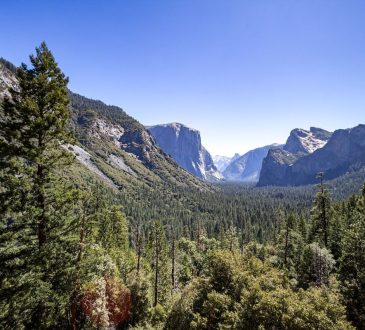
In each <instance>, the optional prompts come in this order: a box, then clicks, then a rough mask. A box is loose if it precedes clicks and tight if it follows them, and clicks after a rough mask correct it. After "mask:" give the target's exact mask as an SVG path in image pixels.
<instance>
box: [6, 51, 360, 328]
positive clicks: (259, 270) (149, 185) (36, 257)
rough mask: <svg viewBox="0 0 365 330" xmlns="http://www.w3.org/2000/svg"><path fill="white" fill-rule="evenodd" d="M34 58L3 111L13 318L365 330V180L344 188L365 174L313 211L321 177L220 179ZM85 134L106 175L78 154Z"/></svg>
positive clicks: (345, 180) (51, 322)
mask: <svg viewBox="0 0 365 330" xmlns="http://www.w3.org/2000/svg"><path fill="white" fill-rule="evenodd" d="M31 63H32V67H31V68H27V67H26V66H25V65H23V66H22V67H21V68H20V69H18V70H17V79H18V82H19V88H14V89H13V90H11V98H9V99H6V100H5V101H4V103H3V105H2V108H1V111H0V121H1V129H0V155H1V157H0V202H1V203H0V216H1V218H0V219H1V220H0V262H1V267H0V327H1V328H4V329H10V328H16V329H65V328H72V329H95V328H103V327H104V328H107V327H116V328H118V329H127V328H133V329H162V328H165V329H352V327H351V325H350V323H349V322H352V323H353V324H354V325H355V326H356V327H357V328H358V329H365V319H364V315H365V307H364V306H365V304H364V301H365V275H364V274H365V259H364V255H365V243H364V242H365V240H364V237H365V232H364V228H365V220H364V219H365V186H364V189H363V191H362V195H361V196H356V195H354V196H351V197H350V198H349V199H348V200H342V201H340V202H338V203H336V202H332V201H331V198H330V192H331V196H334V198H337V199H338V198H343V197H344V195H345V194H348V193H349V192H350V191H351V189H352V190H353V189H354V187H355V186H356V185H358V183H359V182H360V178H365V175H364V173H365V172H361V171H358V172H356V174H354V173H348V174H346V175H345V176H343V177H342V178H339V179H337V180H334V181H332V182H329V183H328V185H327V187H328V188H327V189H325V188H324V185H323V182H321V185H319V191H318V192H317V195H316V197H315V200H314V203H313V205H312V198H313V195H314V189H313V187H301V188H290V187H287V188H275V187H271V188H259V189H258V188H254V187H250V186H243V185H226V184H223V185H217V186H210V185H208V184H206V183H203V182H201V181H199V180H198V179H196V178H194V177H192V176H191V175H189V174H188V173H186V172H185V171H182V170H181V169H180V168H179V167H178V166H177V165H176V164H175V163H174V162H173V161H172V160H171V159H170V158H169V157H167V156H166V155H164V154H163V153H161V152H160V151H159V149H158V148H157V147H156V146H155V144H154V143H153V141H152V140H151V137H150V136H149V134H148V133H147V131H146V130H145V128H144V127H143V126H142V125H141V124H140V123H138V122H137V121H135V120H134V119H133V118H132V117H130V116H128V115H127V114H126V113H125V112H124V111H123V110H122V109H120V108H118V107H113V106H107V105H105V104H104V103H102V102H100V101H95V100H90V99H87V98H85V97H82V96H80V95H77V94H74V93H71V92H69V91H68V90H67V88H66V84H67V79H66V78H65V76H64V75H63V74H62V72H61V71H60V69H59V68H58V66H57V64H56V62H55V60H54V58H53V56H52V54H51V53H50V51H49V50H48V48H47V46H46V45H45V44H42V45H41V47H40V48H38V49H37V51H36V55H35V56H32V57H31ZM0 64H1V66H5V67H6V68H7V70H8V71H7V72H8V73H9V70H10V71H14V68H13V67H11V66H10V65H9V64H8V63H7V62H6V61H4V60H0ZM69 99H70V101H71V102H70V103H71V104H70V105H71V107H69ZM97 122H99V123H100V122H102V123H103V125H104V124H105V125H119V126H120V128H122V130H123V132H124V133H123V135H122V137H121V138H120V141H117V142H116V141H115V140H113V139H112V138H110V136H108V135H107V134H105V135H103V134H101V133H100V132H98V131H95V125H96V124H97ZM70 132H73V133H74V134H75V135H76V137H77V139H78V141H79V143H80V144H81V145H82V147H83V148H84V149H85V150H86V151H87V152H88V153H89V154H90V161H91V162H92V164H93V165H94V166H96V167H97V168H98V169H99V170H100V171H101V172H102V173H103V174H104V175H105V176H106V177H107V178H108V181H107V182H106V181H103V179H100V177H98V176H97V175H96V174H95V173H92V172H91V171H89V170H87V169H86V167H83V166H80V164H78V163H75V162H74V163H73V162H72V161H73V156H71V155H72V153H71V152H70V151H74V150H75V147H74V146H71V145H70V144H69V143H74V141H73V139H72V138H71V134H70ZM100 134H101V135H102V136H100ZM131 141H132V142H131ZM119 143H121V144H122V147H120V145H119ZM117 144H118V145H117ZM131 152H132V153H133V155H131ZM110 155H113V156H115V157H118V158H120V159H121V160H122V161H123V162H124V163H125V164H126V165H127V166H129V167H130V168H131V169H132V170H133V172H130V171H124V170H122V169H120V168H117V167H116V166H114V165H113V164H112V162H111V161H110ZM362 175H363V177H362ZM109 179H110V180H109ZM322 179H323V177H322ZM104 180H105V178H104ZM361 180H362V179H361ZM349 187H351V189H350V188H349ZM311 205H312V206H313V208H312V213H311V214H310V212H309V208H310V206H311ZM154 219H160V221H154ZM309 220H311V226H309V223H310V221H309ZM308 229H309V230H308ZM130 243H131V244H130ZM342 303H344V304H345V305H343V304H342ZM346 312H347V319H346ZM127 316H128V319H126V318H127Z"/></svg>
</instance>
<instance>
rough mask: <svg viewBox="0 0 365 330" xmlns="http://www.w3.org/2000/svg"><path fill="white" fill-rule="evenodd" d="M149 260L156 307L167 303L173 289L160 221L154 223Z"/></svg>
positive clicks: (163, 232)
mask: <svg viewBox="0 0 365 330" xmlns="http://www.w3.org/2000/svg"><path fill="white" fill-rule="evenodd" d="M149 260H150V264H151V269H152V272H153V274H152V282H153V284H152V287H153V306H154V307H155V306H156V305H157V304H161V303H165V302H166V298H167V296H168V294H169V293H170V289H171V283H170V281H169V272H168V255H167V248H166V238H165V231H164V228H163V226H162V224H161V223H160V222H159V221H154V222H153V223H152V226H151V231H150V238H149Z"/></svg>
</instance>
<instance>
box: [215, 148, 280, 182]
mask: <svg viewBox="0 0 365 330" xmlns="http://www.w3.org/2000/svg"><path fill="white" fill-rule="evenodd" d="M272 147H276V148H278V149H279V150H280V147H281V146H280V145H277V144H273V145H268V146H264V147H261V148H256V149H254V150H250V151H248V152H247V153H245V154H244V155H243V156H241V157H239V158H237V159H236V160H234V161H232V162H231V164H229V165H228V166H227V168H226V169H225V170H224V171H223V173H222V174H223V177H224V178H225V179H226V180H228V181H240V182H257V181H258V180H259V176H260V171H261V167H262V161H263V159H264V158H265V157H266V156H267V153H268V151H269V149H270V148H272Z"/></svg>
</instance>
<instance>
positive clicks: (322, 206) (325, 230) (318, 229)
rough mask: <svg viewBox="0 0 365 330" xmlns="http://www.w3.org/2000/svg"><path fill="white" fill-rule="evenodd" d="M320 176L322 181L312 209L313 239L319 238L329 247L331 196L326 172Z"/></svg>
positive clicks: (320, 241)
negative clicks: (325, 176)
mask: <svg viewBox="0 0 365 330" xmlns="http://www.w3.org/2000/svg"><path fill="white" fill-rule="evenodd" d="M318 178H319V180H320V183H319V185H318V189H319V190H318V192H317V195H316V198H315V200H314V206H313V209H312V222H313V224H312V232H311V237H310V238H311V240H312V241H313V240H318V241H319V243H321V244H323V245H324V246H325V247H328V243H329V233H330V226H331V215H332V207H331V198H330V196H329V193H328V191H327V190H326V189H325V187H324V183H323V178H324V174H323V173H319V174H318Z"/></svg>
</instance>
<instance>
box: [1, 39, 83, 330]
mask: <svg viewBox="0 0 365 330" xmlns="http://www.w3.org/2000/svg"><path fill="white" fill-rule="evenodd" d="M30 62H31V65H32V66H31V68H28V67H27V66H26V65H25V64H23V65H22V66H21V67H20V68H19V69H18V70H17V73H16V77H17V81H18V87H16V88H14V89H11V90H10V94H11V97H10V98H7V99H5V101H4V103H3V106H2V110H1V130H0V155H1V158H0V171H1V175H0V185H1V188H0V191H1V193H0V204H1V210H0V212H1V227H0V244H1V246H0V259H1V264H2V267H1V271H0V272H1V292H0V295H1V304H2V306H1V309H2V315H1V322H2V324H6V325H9V324H12V326H14V327H15V328H22V327H29V326H30V327H32V328H48V327H53V328H57V327H63V326H64V323H65V322H66V321H65V320H66V312H67V309H68V304H69V296H70V291H71V290H72V281H71V277H72V271H73V269H74V268H73V265H74V264H73V258H74V256H75V249H74V247H75V241H74V236H73V235H72V231H73V228H74V226H73V222H74V221H75V220H76V219H75V213H74V212H73V210H74V207H75V203H76V202H77V195H76V191H75V190H74V189H72V185H71V184H70V183H68V182H67V181H66V180H65V178H64V177H63V175H62V174H61V173H62V170H63V168H64V167H65V166H66V165H69V164H71V162H72V160H73V157H72V156H71V153H70V152H69V151H67V150H66V148H63V146H65V145H66V144H67V143H69V142H70V141H72V139H71V136H70V134H69V133H68V132H67V131H66V124H67V121H68V118H69V101H68V90H67V87H66V86H67V82H68V79H67V78H66V77H65V75H64V74H63V73H62V72H61V70H60V69H59V68H58V65H57V63H56V61H55V59H54V57H53V55H52V53H51V52H50V50H49V49H48V48H47V46H46V44H45V43H42V44H41V46H40V47H39V48H36V54H35V55H31V56H30ZM70 234H71V235H70Z"/></svg>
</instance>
